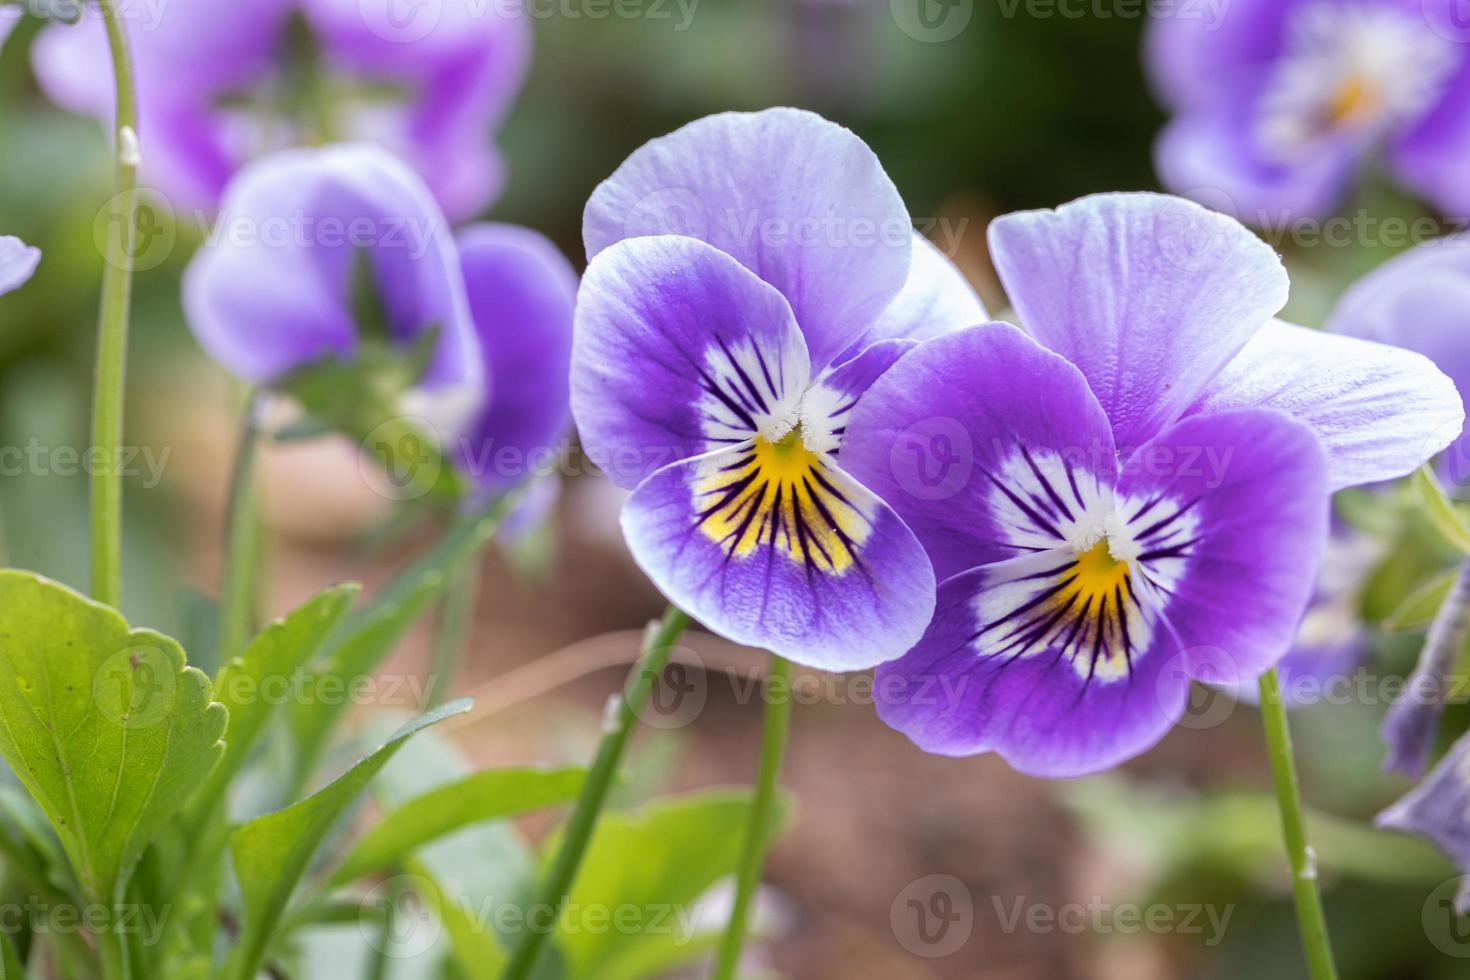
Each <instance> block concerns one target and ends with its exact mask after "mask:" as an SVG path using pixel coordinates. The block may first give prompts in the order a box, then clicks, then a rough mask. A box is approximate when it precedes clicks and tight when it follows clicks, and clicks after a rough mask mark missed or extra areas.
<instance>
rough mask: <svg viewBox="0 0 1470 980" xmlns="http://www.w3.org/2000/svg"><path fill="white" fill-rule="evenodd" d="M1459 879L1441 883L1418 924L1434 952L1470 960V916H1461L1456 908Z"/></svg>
mask: <svg viewBox="0 0 1470 980" xmlns="http://www.w3.org/2000/svg"><path fill="white" fill-rule="evenodd" d="M1460 881H1461V880H1460V879H1459V878H1451V879H1449V880H1448V881H1442V882H1440V883H1439V884H1438V885H1436V886H1435V888H1434V891H1432V892H1430V893H1429V897H1428V898H1426V899H1425V900H1424V907H1423V909H1422V910H1420V913H1419V922H1420V924H1421V925H1422V926H1423V927H1424V935H1425V936H1426V937H1427V938H1428V939H1429V942H1430V944H1431V945H1433V946H1434V948H1435V949H1437V950H1439V951H1440V952H1441V953H1444V954H1445V955H1446V956H1453V957H1455V958H1456V959H1462V960H1465V959H1470V916H1467V915H1461V914H1460V912H1459V908H1458V906H1457V904H1456V902H1457V899H1458V897H1459V894H1460V891H1461V888H1462V886H1461V883H1460Z"/></svg>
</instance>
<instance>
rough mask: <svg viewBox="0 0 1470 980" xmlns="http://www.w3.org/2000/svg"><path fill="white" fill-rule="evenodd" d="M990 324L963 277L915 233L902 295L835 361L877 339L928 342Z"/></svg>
mask: <svg viewBox="0 0 1470 980" xmlns="http://www.w3.org/2000/svg"><path fill="white" fill-rule="evenodd" d="M989 320H990V316H989V315H988V314H987V313H986V312H985V306H984V304H982V303H981V302H980V297H979V296H978V295H976V293H975V287H974V286H971V285H970V283H969V280H967V279H966V278H965V276H964V274H963V273H962V272H960V270H959V269H958V268H957V267H956V266H955V264H954V263H953V262H951V261H950V260H949V256H947V255H945V254H944V253H943V252H941V251H940V250H939V247H938V246H936V245H935V244H934V243H933V242H931V241H929V239H927V238H925V237H924V236H923V235H920V234H919V233H918V232H915V233H914V255H913V263H912V264H911V265H910V266H909V277H908V281H906V282H905V283H904V284H903V290H902V291H901V292H899V294H898V296H897V297H896V298H895V299H894V300H893V302H892V303H889V304H888V308H887V309H886V310H884V311H883V315H882V316H881V317H879V318H878V322H877V323H875V324H874V325H873V329H872V330H870V331H868V335H867V336H866V337H864V338H863V339H862V340H860V341H858V342H857V343H856V344H854V345H853V346H852V347H851V348H849V349H848V350H846V351H844V352H843V353H842V355H841V356H839V357H838V358H837V363H838V364H841V363H842V362H843V361H846V360H848V359H849V358H850V357H852V356H853V355H854V354H856V353H857V352H858V351H860V350H862V349H863V348H864V347H866V346H867V345H869V344H874V343H877V342H878V341H880V340H895V339H901V340H933V339H934V338H935V337H942V336H944V335H945V334H947V333H953V332H954V331H956V330H963V329H964V328H965V327H977V326H979V325H980V324H982V323H986V322H988V321H989Z"/></svg>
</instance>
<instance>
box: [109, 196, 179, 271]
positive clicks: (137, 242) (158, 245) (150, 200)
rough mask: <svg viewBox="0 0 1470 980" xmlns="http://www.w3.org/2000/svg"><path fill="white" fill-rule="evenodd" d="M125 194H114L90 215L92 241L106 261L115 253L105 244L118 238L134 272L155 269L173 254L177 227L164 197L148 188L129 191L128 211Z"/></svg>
mask: <svg viewBox="0 0 1470 980" xmlns="http://www.w3.org/2000/svg"><path fill="white" fill-rule="evenodd" d="M128 198H129V195H127V194H114V195H113V196H112V197H111V198H109V199H108V200H107V201H106V202H105V203H104V204H103V205H102V207H101V208H99V209H98V210H97V214H96V216H95V217H94V218H93V219H92V242H93V244H95V245H96V246H97V251H98V253H99V254H100V255H101V256H102V257H103V259H104V260H106V261H107V262H115V261H116V256H115V254H114V252H113V250H112V249H110V248H109V247H108V244H109V243H110V242H114V241H118V240H119V239H121V241H122V243H123V246H124V247H123V251H122V254H123V255H124V256H125V257H126V259H127V261H128V262H129V263H130V264H131V267H132V269H133V270H134V271H135V272H149V271H151V270H153V269H157V268H158V267H159V266H161V265H163V264H164V263H165V262H167V261H168V260H169V258H170V257H171V256H172V255H173V254H174V247H175V246H176V245H177V244H178V241H179V229H178V225H177V223H176V222H175V221H174V216H173V209H172V208H171V207H169V205H168V203H167V199H166V198H165V197H164V196H163V195H162V194H159V193H157V192H154V191H152V190H149V189H148V188H139V189H138V190H137V191H136V192H134V194H133V195H132V214H131V216H130V215H129V214H128V203H129V201H128Z"/></svg>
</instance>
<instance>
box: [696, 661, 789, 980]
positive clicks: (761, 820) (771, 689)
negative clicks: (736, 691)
mask: <svg viewBox="0 0 1470 980" xmlns="http://www.w3.org/2000/svg"><path fill="white" fill-rule="evenodd" d="M790 728H791V661H789V660H786V659H785V658H783V657H778V656H777V655H776V654H774V653H773V654H771V668H770V671H769V673H768V674H767V682H766V720H765V729H764V732H763V734H762V736H761V761H760V769H759V770H758V772H757V775H756V781H755V799H754V800H753V801H752V802H751V805H750V823H749V824H748V825H747V826H746V829H745V843H744V845H743V847H742V850H741V852H740V866H739V868H738V869H737V872H736V879H735V907H734V908H733V909H731V910H730V922H729V924H728V925H726V926H725V934H724V936H723V937H722V938H721V939H720V948H719V952H718V953H717V954H716V956H715V969H714V973H713V974H711V976H713V977H715V978H716V980H734V977H735V971H736V969H737V968H738V967H739V965H740V950H741V948H742V947H743V946H744V945H745V934H746V931H747V929H748V928H749V922H750V909H751V905H752V904H753V903H754V901H755V893H756V890H757V889H758V888H759V887H760V883H761V868H762V867H763V866H764V865H765V863H766V849H767V848H768V847H769V846H770V843H771V838H772V836H774V831H775V827H774V826H773V821H774V819H775V815H776V788H777V783H778V781H779V780H780V777H781V762H782V759H783V758H784V757H785V755H786V735H787V732H788V731H790Z"/></svg>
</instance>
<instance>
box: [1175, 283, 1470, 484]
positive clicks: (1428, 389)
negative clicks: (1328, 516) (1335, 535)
mask: <svg viewBox="0 0 1470 980" xmlns="http://www.w3.org/2000/svg"><path fill="white" fill-rule="evenodd" d="M1467 287H1470V280H1467ZM1238 408H1274V409H1278V410H1280V411H1282V412H1285V413H1286V414H1287V415H1290V416H1292V417H1293V418H1296V419H1298V420H1300V421H1302V422H1305V423H1306V424H1307V425H1308V426H1309V427H1311V429H1312V431H1313V432H1315V433H1317V435H1318V437H1319V438H1321V439H1322V442H1323V445H1324V446H1326V448H1327V480H1328V485H1329V488H1330V489H1332V490H1341V489H1343V488H1344V487H1351V486H1357V485H1359V484H1364V483H1376V482H1379V481H1382V480H1391V479H1394V478H1396V477H1400V476H1404V475H1405V474H1407V473H1412V472H1413V471H1414V470H1415V469H1417V468H1418V467H1419V466H1421V465H1422V464H1423V463H1424V462H1425V461H1426V460H1428V459H1430V458H1432V457H1433V456H1435V455H1436V454H1437V453H1439V452H1440V451H1441V450H1443V449H1444V448H1445V447H1446V446H1447V445H1449V443H1450V442H1451V441H1452V440H1453V439H1454V438H1455V437H1456V436H1457V435H1459V433H1460V430H1461V428H1462V426H1463V424H1464V421H1465V409H1464V406H1463V405H1462V404H1461V401H1460V395H1459V392H1457V391H1456V390H1455V385H1454V382H1453V381H1451V380H1450V379H1449V378H1448V377H1446V376H1445V375H1444V373H1443V372H1442V371H1440V370H1439V369H1438V368H1436V367H1435V366H1434V363H1433V362H1432V361H1430V360H1429V359H1428V358H1426V357H1424V356H1423V355H1420V354H1416V353H1413V352H1412V351H1407V350H1403V349H1401V348H1398V347H1390V346H1387V345H1385V344H1378V343H1373V342H1371V341H1367V340H1359V339H1357V338H1354V337H1343V336H1338V335H1334V334H1328V333H1323V332H1321V331H1317V330H1308V329H1306V328H1305V327H1298V326H1293V325H1292V324H1289V323H1283V322H1281V321H1279V320H1273V321H1272V322H1271V323H1270V324H1268V325H1267V326H1266V328H1265V329H1264V330H1262V331H1261V332H1260V333H1258V334H1256V335H1255V336H1254V337H1253V338H1251V341H1250V343H1248V344H1246V345H1245V348H1244V349H1243V350H1241V352H1240V353H1239V354H1237V355H1236V356H1235V359H1234V360H1232V361H1231V362H1230V363H1229V364H1227V365H1226V366H1225V370H1223V371H1221V372H1220V373H1219V374H1218V375H1217V376H1216V377H1215V379H1214V380H1213V381H1211V382H1210V385H1209V387H1208V388H1206V389H1205V391H1204V393H1203V394H1202V395H1201V396H1200V400H1199V401H1198V402H1197V403H1195V405H1194V407H1193V408H1192V409H1190V412H1191V414H1200V415H1213V414H1216V413H1218V412H1228V411H1232V410H1234V409H1238Z"/></svg>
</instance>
